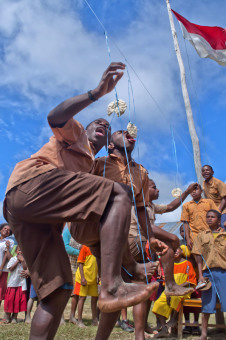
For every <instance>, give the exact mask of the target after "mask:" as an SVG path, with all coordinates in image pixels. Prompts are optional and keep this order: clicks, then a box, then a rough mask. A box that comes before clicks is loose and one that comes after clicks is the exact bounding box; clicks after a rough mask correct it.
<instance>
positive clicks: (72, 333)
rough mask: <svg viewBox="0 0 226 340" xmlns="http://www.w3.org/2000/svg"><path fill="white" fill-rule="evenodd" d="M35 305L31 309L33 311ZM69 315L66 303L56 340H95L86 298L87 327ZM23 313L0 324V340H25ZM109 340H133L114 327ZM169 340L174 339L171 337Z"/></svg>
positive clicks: (212, 334)
mask: <svg viewBox="0 0 226 340" xmlns="http://www.w3.org/2000/svg"><path fill="white" fill-rule="evenodd" d="M35 308H36V304H35V306H34V307H33V309H34V310H35ZM69 313H70V302H69V303H68V305H67V307H66V309H65V311H64V318H65V320H66V324H65V325H62V326H60V327H59V329H58V331H57V334H56V337H55V339H56V340H75V339H79V340H92V339H95V334H96V331H97V327H95V326H91V311H90V298H87V301H86V303H85V307H84V312H83V320H84V324H85V325H86V326H87V327H86V328H79V327H77V326H76V325H73V324H71V323H68V319H69ZM3 315H4V312H3V306H1V308H0V318H3ZM23 319H24V313H19V315H18V320H19V321H20V322H18V323H17V324H2V325H0V340H25V339H26V340H27V339H28V337H29V332H30V325H27V324H25V323H24V322H23ZM128 319H129V320H133V318H132V308H128ZM210 321H211V323H214V316H211V320H210ZM149 323H150V324H151V325H153V326H154V325H155V316H154V315H153V314H152V313H150V315H149ZM198 338H199V337H195V336H189V337H186V339H187V340H193V339H198ZM109 339H110V340H118V339H121V340H122V339H123V340H125V339H126V340H127V339H128V340H132V339H134V333H132V334H131V333H127V332H124V331H122V330H121V329H120V328H118V327H114V329H113V332H112V334H111V336H110V338H109ZM171 339H176V338H173V337H171ZM210 339H211V340H212V339H213V340H214V339H218V340H219V339H226V335H225V334H217V332H216V330H215V329H211V330H210Z"/></svg>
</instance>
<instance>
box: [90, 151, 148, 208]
mask: <svg viewBox="0 0 226 340" xmlns="http://www.w3.org/2000/svg"><path fill="white" fill-rule="evenodd" d="M129 168H130V172H129ZM104 171H105V176H104ZM92 173H93V174H94V175H97V176H104V177H106V178H108V179H111V180H112V181H114V182H118V183H123V184H126V185H128V186H129V187H131V179H132V184H133V190H134V196H135V201H136V206H137V207H143V206H144V205H147V204H148V202H149V193H148V174H147V171H146V170H145V169H144V168H143V166H142V165H140V164H137V163H136V162H134V161H133V160H131V161H130V162H129V167H128V165H127V164H126V165H125V164H124V163H123V162H122V161H121V159H120V158H119V157H117V156H115V155H113V154H111V155H109V156H108V157H101V158H97V159H96V160H95V163H94V169H93V171H92ZM130 174H131V178H130ZM143 197H144V199H143Z"/></svg>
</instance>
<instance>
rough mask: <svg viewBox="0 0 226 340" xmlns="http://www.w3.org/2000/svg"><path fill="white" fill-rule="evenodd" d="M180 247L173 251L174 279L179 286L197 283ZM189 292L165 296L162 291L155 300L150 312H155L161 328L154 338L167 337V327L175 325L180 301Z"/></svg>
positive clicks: (185, 297)
mask: <svg viewBox="0 0 226 340" xmlns="http://www.w3.org/2000/svg"><path fill="white" fill-rule="evenodd" d="M185 257H186V254H184V252H183V250H182V248H181V247H180V248H178V249H177V251H176V252H175V260H174V261H175V262H174V279H175V282H176V283H177V284H178V285H181V286H189V285H192V286H195V285H196V284H197V280H196V274H195V271H194V268H193V266H192V263H191V262H190V261H187V260H186V259H185ZM190 296H191V293H189V294H187V295H185V296H171V297H168V296H166V294H165V292H163V293H162V294H161V295H160V297H159V298H158V300H156V301H155V303H154V306H153V309H152V312H153V313H155V314H156V315H157V316H158V317H159V320H160V323H161V326H162V330H161V331H160V332H159V333H158V334H156V335H155V336H154V337H155V338H162V337H167V336H168V335H169V328H172V327H173V326H175V324H176V322H177V316H178V312H179V310H180V306H181V301H182V300H183V299H189V298H190ZM170 315H171V317H170V321H169V322H168V323H167V324H166V320H167V319H168V318H169V316H170Z"/></svg>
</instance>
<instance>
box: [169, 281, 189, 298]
mask: <svg viewBox="0 0 226 340" xmlns="http://www.w3.org/2000/svg"><path fill="white" fill-rule="evenodd" d="M193 292H194V289H193V288H185V287H182V286H178V285H177V284H176V283H175V284H166V288H165V294H166V296H184V295H187V294H189V293H193Z"/></svg>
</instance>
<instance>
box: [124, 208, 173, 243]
mask: <svg viewBox="0 0 226 340" xmlns="http://www.w3.org/2000/svg"><path fill="white" fill-rule="evenodd" d="M166 210H167V204H154V203H153V202H150V203H149V204H148V206H147V207H146V211H147V214H148V218H149V220H150V223H151V224H154V222H155V214H164V213H165V212H166ZM140 229H141V228H140ZM140 232H141V235H142V241H144V240H146V239H147V238H148V237H147V232H144V231H143V230H142V229H141V230H140ZM137 235H138V227H137V217H136V213H135V210H134V207H133V208H132V212H131V223H130V229H129V237H136V236H137Z"/></svg>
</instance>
